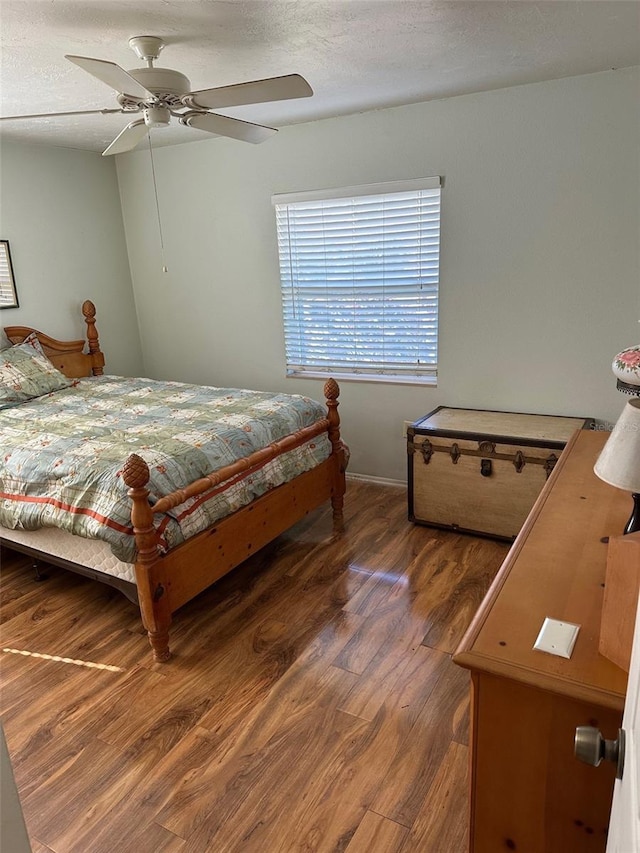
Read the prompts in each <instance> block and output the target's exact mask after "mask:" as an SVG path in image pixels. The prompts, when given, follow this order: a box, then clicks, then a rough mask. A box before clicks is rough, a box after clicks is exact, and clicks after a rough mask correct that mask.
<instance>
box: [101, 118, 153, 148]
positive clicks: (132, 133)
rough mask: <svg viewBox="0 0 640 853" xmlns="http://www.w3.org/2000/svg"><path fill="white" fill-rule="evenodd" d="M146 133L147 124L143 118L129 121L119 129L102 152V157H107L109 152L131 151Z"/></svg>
mask: <svg viewBox="0 0 640 853" xmlns="http://www.w3.org/2000/svg"><path fill="white" fill-rule="evenodd" d="M146 135H147V125H146V124H145V123H144V119H142V118H141V119H138V121H132V122H129V124H128V125H127V126H126V127H125V128H124V130H121V131H120V133H119V134H118V135H117V136H116V138H115V139H114V140H113V142H112V143H111V145H109V147H108V148H105V149H104V151H103V152H102V156H103V157H108V156H109V155H111V154H124V152H125V151H131V150H132V149H133V148H135V147H136V145H137V144H138V143H139V142H141V141H142V140H143V139H144V138H145V136H146Z"/></svg>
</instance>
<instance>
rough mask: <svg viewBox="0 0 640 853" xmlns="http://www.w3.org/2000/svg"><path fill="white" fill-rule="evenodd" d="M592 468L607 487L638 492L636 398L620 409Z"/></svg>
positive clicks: (639, 405) (639, 407)
mask: <svg viewBox="0 0 640 853" xmlns="http://www.w3.org/2000/svg"><path fill="white" fill-rule="evenodd" d="M593 470H594V471H595V473H596V474H597V475H598V477H600V479H601V480H604V482H605V483H609V485H610V486H616V487H617V488H618V489H625V490H626V491H628V492H634V493H639V492H640V398H638V397H634V398H633V399H632V400H629V402H628V403H627V404H626V406H625V407H624V409H623V410H622V414H621V415H620V417H619V418H618V422H617V423H616V425H615V426H614V428H613V432H612V433H611V435H610V436H609V438H608V440H607V443H606V444H605V446H604V447H603V448H602V453H601V454H600V456H599V457H598V461H597V462H596V464H595V467H594V469H593Z"/></svg>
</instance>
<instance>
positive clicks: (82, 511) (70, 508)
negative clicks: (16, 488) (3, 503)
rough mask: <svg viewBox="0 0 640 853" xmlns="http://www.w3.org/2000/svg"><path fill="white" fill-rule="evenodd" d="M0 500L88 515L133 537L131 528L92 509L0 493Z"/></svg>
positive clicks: (38, 498)
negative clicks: (45, 505)
mask: <svg viewBox="0 0 640 853" xmlns="http://www.w3.org/2000/svg"><path fill="white" fill-rule="evenodd" d="M0 498H2V499H3V500H10V501H21V502H22V503H32V504H49V505H50V506H55V507H56V508H57V509H62V510H64V511H65V512H70V513H71V514H72V515H88V516H89V517H90V518H94V519H95V520H96V521H99V522H100V524H104V525H105V527H111V529H112V530H117V531H118V532H119V533H126V534H127V535H128V536H133V527H125V526H124V525H123V524H118V522H117V521H112V520H111V519H110V518H107V517H106V516H104V515H101V514H100V513H99V512H96V511H95V510H93V509H88V508H87V507H77V506H71V504H66V503H63V502H62V501H59V500H57V499H56V498H46V497H33V496H30V495H11V494H8V493H7V492H0Z"/></svg>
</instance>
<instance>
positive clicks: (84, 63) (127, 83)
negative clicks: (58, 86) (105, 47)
mask: <svg viewBox="0 0 640 853" xmlns="http://www.w3.org/2000/svg"><path fill="white" fill-rule="evenodd" d="M65 59H68V60H69V62H73V64H74V65H77V66H79V67H80V68H82V69H83V70H84V71H87V72H88V73H89V74H91V75H93V76H94V77H97V78H98V80H102V82H103V83H106V84H107V86H111V88H112V89H115V91H116V92H118V93H119V94H122V95H131V96H132V97H133V98H141V99H142V100H146V99H147V98H153V97H155V96H154V94H153V92H149V91H148V90H147V89H145V88H144V86H142V85H141V84H140V83H138V81H137V80H136V79H135V77H132V76H131V74H129V73H128V72H127V71H125V70H124V68H120V66H119V65H116V63H115V62H108V61H107V60H106V59H92V58H91V57H90V56H72V55H70V54H67V55H66V56H65Z"/></svg>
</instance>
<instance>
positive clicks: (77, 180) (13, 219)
mask: <svg viewBox="0 0 640 853" xmlns="http://www.w3.org/2000/svg"><path fill="white" fill-rule="evenodd" d="M0 200H1V208H0V239H3V240H9V246H10V249H11V257H12V261H13V266H14V274H15V279H16V285H17V290H18V300H19V302H20V307H19V308H16V309H13V308H12V309H4V310H3V311H2V312H1V313H0V324H1V325H3V326H15V325H25V326H33V327H35V328H37V329H40V330H41V331H43V332H46V333H47V334H50V335H52V336H53V337H58V338H62V339H63V340H69V339H73V338H81V337H84V336H85V332H86V326H85V324H84V320H83V317H82V313H81V310H80V308H81V305H82V303H83V302H84V300H85V299H91V300H92V301H93V302H94V303H95V305H96V310H97V314H96V317H97V328H98V332H99V334H100V344H101V347H102V349H103V351H104V353H105V356H106V359H107V366H106V370H107V371H108V372H109V373H116V374H133V375H136V374H139V373H140V372H141V370H142V354H141V348H140V337H139V333H138V325H137V317H136V313H135V306H134V300H133V291H132V288H131V274H130V272H129V263H128V258H127V251H126V244H125V239H124V229H123V225H122V213H121V209H120V198H119V195H118V184H117V178H116V170H115V165H114V163H113V162H112V160H108V159H106V158H102V157H101V156H100V155H99V154H93V153H89V152H87V151H77V150H72V149H64V148H49V147H44V146H35V145H17V144H15V143H9V142H3V144H2V147H1V148H0Z"/></svg>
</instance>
